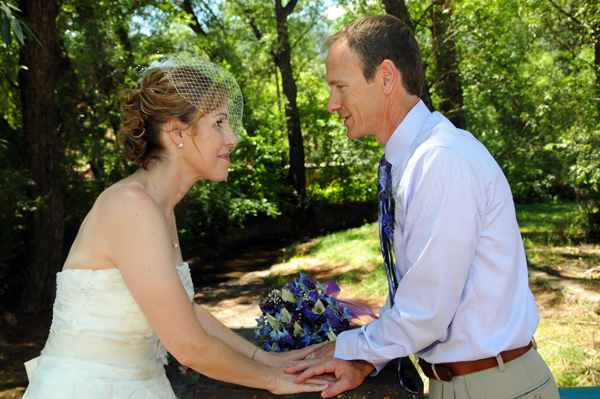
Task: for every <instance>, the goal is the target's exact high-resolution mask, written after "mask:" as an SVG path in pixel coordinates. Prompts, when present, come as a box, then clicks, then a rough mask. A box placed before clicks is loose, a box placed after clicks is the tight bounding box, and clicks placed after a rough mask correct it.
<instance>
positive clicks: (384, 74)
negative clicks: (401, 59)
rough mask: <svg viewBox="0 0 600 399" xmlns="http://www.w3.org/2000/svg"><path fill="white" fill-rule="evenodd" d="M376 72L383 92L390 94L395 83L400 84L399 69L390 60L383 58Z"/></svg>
mask: <svg viewBox="0 0 600 399" xmlns="http://www.w3.org/2000/svg"><path fill="white" fill-rule="evenodd" d="M377 74H378V75H379V77H380V78H381V82H382V84H383V92H384V93H385V94H391V93H392V91H393V90H394V88H395V87H396V85H397V84H402V82H401V80H402V77H401V76H400V71H398V69H397V68H396V64H394V63H393V62H392V61H390V60H383V62H382V63H381V64H380V65H379V68H378V69H377Z"/></svg>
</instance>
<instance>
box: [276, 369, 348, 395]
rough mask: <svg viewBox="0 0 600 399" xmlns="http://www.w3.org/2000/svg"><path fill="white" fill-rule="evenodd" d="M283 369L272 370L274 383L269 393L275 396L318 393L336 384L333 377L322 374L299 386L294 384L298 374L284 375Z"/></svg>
mask: <svg viewBox="0 0 600 399" xmlns="http://www.w3.org/2000/svg"><path fill="white" fill-rule="evenodd" d="M284 371H285V368H276V369H273V372H274V373H275V382H274V384H273V388H271V389H269V391H270V392H271V393H273V394H275V395H290V394H295V393H300V392H320V391H323V390H324V389H327V387H328V386H330V385H333V384H335V383H336V382H337V379H336V378H335V375H333V374H322V375H317V376H314V377H312V378H310V379H307V380H305V381H304V382H302V383H301V384H296V383H294V380H295V379H296V378H297V377H298V376H299V373H298V374H286V373H285V372H284Z"/></svg>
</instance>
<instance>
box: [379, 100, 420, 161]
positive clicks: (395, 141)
mask: <svg viewBox="0 0 600 399" xmlns="http://www.w3.org/2000/svg"><path fill="white" fill-rule="evenodd" d="M430 115H431V111H429V109H427V106H425V103H424V102H423V100H419V102H418V103H417V104H416V105H415V106H414V107H413V108H412V109H411V110H410V111H409V112H408V114H407V115H406V116H405V117H404V119H403V120H402V122H400V124H399V125H398V127H397V128H396V130H394V133H393V134H392V137H390V139H389V140H388V142H387V144H386V145H385V149H384V150H383V153H384V154H385V159H387V161H388V162H389V163H391V164H392V165H393V166H394V167H396V168H397V167H398V166H399V165H400V162H402V159H403V158H404V156H405V155H406V153H407V152H408V150H409V148H410V145H411V144H412V142H413V141H414V140H415V138H416V137H417V134H418V133H419V131H420V130H421V127H422V126H423V124H424V123H425V121H426V120H427V118H429V116H430Z"/></svg>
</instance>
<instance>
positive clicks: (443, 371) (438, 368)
mask: <svg viewBox="0 0 600 399" xmlns="http://www.w3.org/2000/svg"><path fill="white" fill-rule="evenodd" d="M532 346H533V341H532V342H530V343H529V344H528V345H526V346H524V347H522V348H517V349H511V350H508V351H504V352H501V353H500V355H499V356H501V357H502V361H503V362H504V363H508V362H510V361H511V360H515V359H516V358H518V357H519V356H521V355H522V354H524V353H525V352H527V351H528V350H529V349H531V347H532ZM419 366H421V369H422V370H423V373H425V375H426V376H427V377H429V378H434V379H436V380H440V381H451V380H452V377H456V376H459V375H465V374H471V373H475V372H477V371H481V370H487V369H491V368H492V367H496V366H498V359H497V358H495V357H488V358H486V359H479V360H473V361H468V362H454V363H440V364H431V363H427V362H426V361H425V360H423V359H419ZM436 374H437V375H436Z"/></svg>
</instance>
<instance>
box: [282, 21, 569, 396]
mask: <svg viewBox="0 0 600 399" xmlns="http://www.w3.org/2000/svg"><path fill="white" fill-rule="evenodd" d="M326 47H327V48H328V49H329V53H328V55H327V60H326V67H327V83H328V84H329V86H330V87H331V95H330V97H329V101H328V103H327V110H328V111H330V112H337V113H338V114H339V116H340V117H341V118H342V119H343V120H344V125H345V126H346V127H347V128H348V138H350V139H351V140H354V139H358V138H361V137H365V136H369V135H372V136H374V137H375V139H376V140H377V142H378V143H379V144H381V145H382V146H384V147H385V148H384V156H383V158H382V162H381V164H380V177H379V179H378V183H379V184H378V185H379V192H380V237H381V246H382V251H383V254H384V262H385V264H386V267H387V268H388V270H387V274H388V282H389V284H390V295H389V296H388V301H387V304H386V306H384V307H383V308H382V309H381V312H380V318H379V319H378V320H374V321H373V322H371V323H370V324H368V325H365V326H363V327H362V328H360V329H356V330H352V331H347V332H343V333H341V334H340V336H339V337H338V339H337V341H336V342H333V343H331V344H329V345H328V346H326V347H325V348H323V349H321V350H320V351H319V353H317V356H316V357H315V358H314V359H310V360H306V361H303V362H301V363H300V364H297V365H294V366H292V367H290V368H289V369H288V372H289V373H294V372H298V371H302V370H304V372H303V373H302V374H301V375H300V376H299V377H298V378H297V379H296V382H297V383H302V382H303V381H304V380H306V379H307V378H310V377H311V376H313V375H317V374H322V373H335V375H336V377H337V379H338V381H337V383H335V384H334V385H332V386H330V387H328V388H327V389H326V390H325V391H323V397H333V396H335V395H338V394H339V393H341V392H344V391H347V390H350V389H353V388H355V387H357V386H358V385H360V384H361V383H362V381H363V380H364V379H365V378H366V377H367V376H368V375H375V374H377V373H378V372H379V371H380V370H381V369H382V368H383V367H384V366H385V365H386V364H387V363H388V362H390V361H391V360H394V359H397V358H401V357H405V356H408V355H410V354H413V353H414V354H416V355H417V356H418V357H419V358H420V359H421V361H420V365H421V368H422V369H423V372H424V373H425V374H426V375H427V376H428V377H429V378H430V385H429V387H430V388H429V392H430V398H432V399H437V398H440V399H441V398H442V397H444V398H447V397H453V398H454V397H457V398H458V397H461V398H462V397H465V398H466V397H469V396H470V397H486V398H508V397H511V396H513V395H517V394H519V393H525V392H529V393H530V394H529V395H528V396H527V397H533V396H534V395H539V396H540V397H542V398H558V397H559V396H558V390H557V388H556V383H555V381H554V378H553V377H552V374H551V372H550V370H549V368H548V366H547V365H546V363H545V362H544V360H543V359H542V358H541V356H540V355H539V354H538V352H537V350H536V348H535V345H533V344H532V337H533V334H534V332H535V330H536V328H537V325H538V322H539V314H538V310H537V307H536V304H535V300H534V298H533V295H532V293H531V291H530V290H529V286H528V276H527V263H526V260H525V251H524V248H523V244H522V240H521V236H520V233H519V228H518V225H517V221H516V216H515V210H514V205H513V200H512V194H511V191H510V187H509V185H508V182H507V180H506V178H505V176H504V174H503V173H502V170H501V169H500V167H499V166H498V164H497V163H496V162H495V161H494V159H493V158H492V156H491V155H490V154H489V152H488V151H487V150H486V149H485V147H484V146H483V145H482V144H481V143H480V142H479V141H477V140H476V139H475V138H474V137H473V136H472V135H471V134H470V133H469V132H466V131H464V130H459V129H457V128H455V127H454V126H453V125H452V124H451V123H450V122H449V121H448V120H447V119H446V118H445V117H444V116H442V115H441V114H439V113H437V112H434V113H431V112H430V111H429V110H428V109H427V107H426V106H425V105H424V103H423V102H422V101H421V100H420V98H419V97H420V95H421V89H422V82H423V70H422V62H421V54H420V50H419V46H418V44H417V42H416V40H415V38H414V36H413V34H412V32H411V31H410V29H409V28H407V27H406V26H405V25H404V24H403V23H402V22H401V21H400V20H399V19H397V18H394V17H391V16H382V15H369V16H364V17H361V18H359V19H357V20H356V21H354V22H353V23H351V24H349V25H347V26H345V27H343V28H342V29H341V30H340V31H339V32H337V33H336V34H335V35H333V36H332V37H330V38H329V39H328V40H327V42H326ZM382 220H383V223H382ZM394 252H395V262H394ZM398 389H400V388H398ZM536 397H537V396H536Z"/></svg>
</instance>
